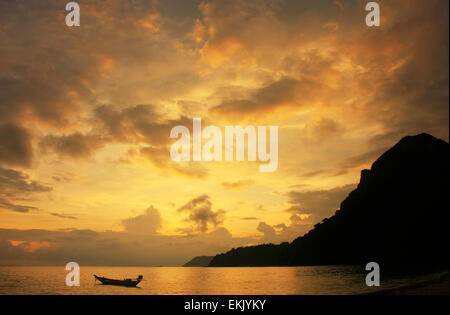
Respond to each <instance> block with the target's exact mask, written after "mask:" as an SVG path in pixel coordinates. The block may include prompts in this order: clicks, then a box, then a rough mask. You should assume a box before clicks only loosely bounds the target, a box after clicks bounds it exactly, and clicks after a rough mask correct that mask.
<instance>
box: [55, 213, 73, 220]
mask: <svg viewBox="0 0 450 315" xmlns="http://www.w3.org/2000/svg"><path fill="white" fill-rule="evenodd" d="M49 214H50V215H52V216H54V217H58V218H61V219H71V220H77V219H78V218H77V217H76V216H73V215H68V214H61V213H57V212H49Z"/></svg>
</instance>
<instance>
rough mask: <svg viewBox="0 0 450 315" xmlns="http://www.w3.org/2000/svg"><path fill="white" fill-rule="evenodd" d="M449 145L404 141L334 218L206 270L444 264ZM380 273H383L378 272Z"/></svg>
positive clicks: (367, 173)
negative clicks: (248, 267)
mask: <svg viewBox="0 0 450 315" xmlns="http://www.w3.org/2000/svg"><path fill="white" fill-rule="evenodd" d="M448 191H449V144H448V143H447V142H445V141H443V140H440V139H437V138H435V137H433V136H431V135H429V134H420V135H416V136H408V137H405V138H403V139H402V140H401V141H399V142H398V143H397V144H396V145H395V146H393V147H392V148H391V149H389V150H388V151H387V152H385V153H384V154H382V155H381V156H380V157H379V158H378V159H377V160H376V161H375V162H374V163H373V164H372V167H371V169H370V170H363V171H362V172H361V179H360V182H359V185H358V187H357V188H356V189H355V190H354V191H352V192H351V193H350V194H349V196H348V197H347V198H346V199H345V200H344V201H342V203H341V205H340V209H339V210H337V211H336V213H335V215H333V216H332V217H330V218H326V219H324V220H323V221H322V222H320V223H318V224H316V225H315V226H314V228H313V229H312V230H311V231H309V232H308V233H306V234H305V235H304V236H301V237H298V238H297V239H295V240H294V241H292V242H291V243H287V242H286V243H282V244H279V245H274V244H264V245H258V246H248V247H240V248H236V249H232V250H230V251H228V252H227V253H224V254H220V255H217V256H215V257H214V258H213V259H212V261H211V262H210V264H209V266H211V267H218V266H305V265H338V264H366V263H368V262H371V261H375V262H378V263H379V264H381V265H382V266H385V267H386V266H392V267H400V268H407V267H408V268H416V267H417V268H430V267H436V268H438V267H446V268H448V263H449V251H448V248H449V233H448V228H449V216H448V213H449V198H448V196H449V195H448ZM385 270H386V269H385Z"/></svg>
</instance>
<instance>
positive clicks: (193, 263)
mask: <svg viewBox="0 0 450 315" xmlns="http://www.w3.org/2000/svg"><path fill="white" fill-rule="evenodd" d="M213 258H214V256H197V257H194V258H192V259H191V260H189V261H188V262H187V263H185V264H184V265H183V267H207V266H208V265H209V263H210V262H211V260H212V259H213Z"/></svg>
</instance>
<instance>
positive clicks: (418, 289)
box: [363, 273, 449, 295]
mask: <svg viewBox="0 0 450 315" xmlns="http://www.w3.org/2000/svg"><path fill="white" fill-rule="evenodd" d="M363 295H449V274H448V273H446V274H444V275H441V276H440V277H438V278H435V279H432V280H426V281H420V282H417V283H414V284H410V285H405V286H401V287H398V288H392V289H381V290H379V291H375V292H370V293H365V294H363Z"/></svg>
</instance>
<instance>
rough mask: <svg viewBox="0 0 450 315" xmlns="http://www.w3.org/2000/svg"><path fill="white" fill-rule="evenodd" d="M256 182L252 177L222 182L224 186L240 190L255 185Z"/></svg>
mask: <svg viewBox="0 0 450 315" xmlns="http://www.w3.org/2000/svg"><path fill="white" fill-rule="evenodd" d="M253 184H254V182H253V181H252V180H250V179H247V180H245V179H243V180H239V181H236V182H223V183H221V185H222V187H223V188H225V189H228V190H240V189H245V188H248V187H250V186H251V185H253Z"/></svg>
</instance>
